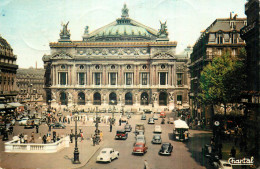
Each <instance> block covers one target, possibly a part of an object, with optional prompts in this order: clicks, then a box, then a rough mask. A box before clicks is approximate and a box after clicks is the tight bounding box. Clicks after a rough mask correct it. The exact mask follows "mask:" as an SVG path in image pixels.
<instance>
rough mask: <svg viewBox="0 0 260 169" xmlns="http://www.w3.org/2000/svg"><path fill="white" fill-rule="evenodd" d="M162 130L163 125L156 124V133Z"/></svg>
mask: <svg viewBox="0 0 260 169" xmlns="http://www.w3.org/2000/svg"><path fill="white" fill-rule="evenodd" d="M161 132H162V127H161V126H160V125H156V126H154V133H161Z"/></svg>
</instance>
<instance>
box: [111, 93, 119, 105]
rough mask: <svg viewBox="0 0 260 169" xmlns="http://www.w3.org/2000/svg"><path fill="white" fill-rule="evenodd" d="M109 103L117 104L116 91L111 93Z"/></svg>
mask: <svg viewBox="0 0 260 169" xmlns="http://www.w3.org/2000/svg"><path fill="white" fill-rule="evenodd" d="M109 104H110V105H117V99H116V94H115V93H114V92H112V93H110V94H109Z"/></svg>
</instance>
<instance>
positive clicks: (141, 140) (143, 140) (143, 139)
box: [135, 135, 146, 144]
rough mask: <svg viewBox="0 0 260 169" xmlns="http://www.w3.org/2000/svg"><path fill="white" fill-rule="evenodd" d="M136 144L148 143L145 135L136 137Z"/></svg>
mask: <svg viewBox="0 0 260 169" xmlns="http://www.w3.org/2000/svg"><path fill="white" fill-rule="evenodd" d="M135 143H144V144H145V143H146V141H145V136H144V135H137V136H136V137H135Z"/></svg>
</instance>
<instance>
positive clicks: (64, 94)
mask: <svg viewBox="0 0 260 169" xmlns="http://www.w3.org/2000/svg"><path fill="white" fill-rule="evenodd" d="M67 26H68V23H67V24H65V25H64V26H63V29H62V30H61V33H60V39H59V41H58V42H54V43H50V48H51V54H50V55H44V56H43V61H44V67H45V70H46V72H45V89H46V93H47V100H46V101H47V102H49V103H50V104H51V106H52V107H58V106H60V105H61V106H67V107H68V108H70V107H71V106H72V105H74V104H77V105H78V107H80V108H83V109H85V110H86V109H88V108H96V107H97V106H99V108H109V106H110V105H111V106H112V105H114V106H115V108H117V109H121V108H122V107H123V108H124V109H125V110H129V109H132V110H133V109H135V110H138V109H139V108H140V109H144V108H149V109H154V110H155V111H157V110H158V109H164V108H167V109H173V108H176V107H177V108H182V107H185V106H188V86H189V84H188V83H189V82H188V80H187V79H188V74H187V72H188V70H187V63H188V58H187V57H186V56H177V55H176V54H175V48H176V46H177V42H174V41H169V39H168V32H167V27H166V22H165V23H161V28H160V29H159V31H157V30H154V29H152V28H150V27H147V26H145V25H143V24H141V23H139V22H137V21H134V20H133V19H131V18H129V15H128V9H127V8H126V6H124V8H123V9H122V16H121V18H119V19H117V20H116V21H115V22H112V23H110V24H108V25H106V26H104V27H101V28H99V29H97V30H95V31H93V32H91V33H89V30H88V26H87V27H86V29H85V33H84V35H83V40H82V41H71V40H70V32H69V30H68V28H67Z"/></svg>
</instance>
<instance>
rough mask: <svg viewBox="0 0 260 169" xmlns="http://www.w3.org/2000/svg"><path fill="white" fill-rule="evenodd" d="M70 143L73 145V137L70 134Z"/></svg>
mask: <svg viewBox="0 0 260 169" xmlns="http://www.w3.org/2000/svg"><path fill="white" fill-rule="evenodd" d="M70 142H71V143H73V135H72V133H71V134H70Z"/></svg>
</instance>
